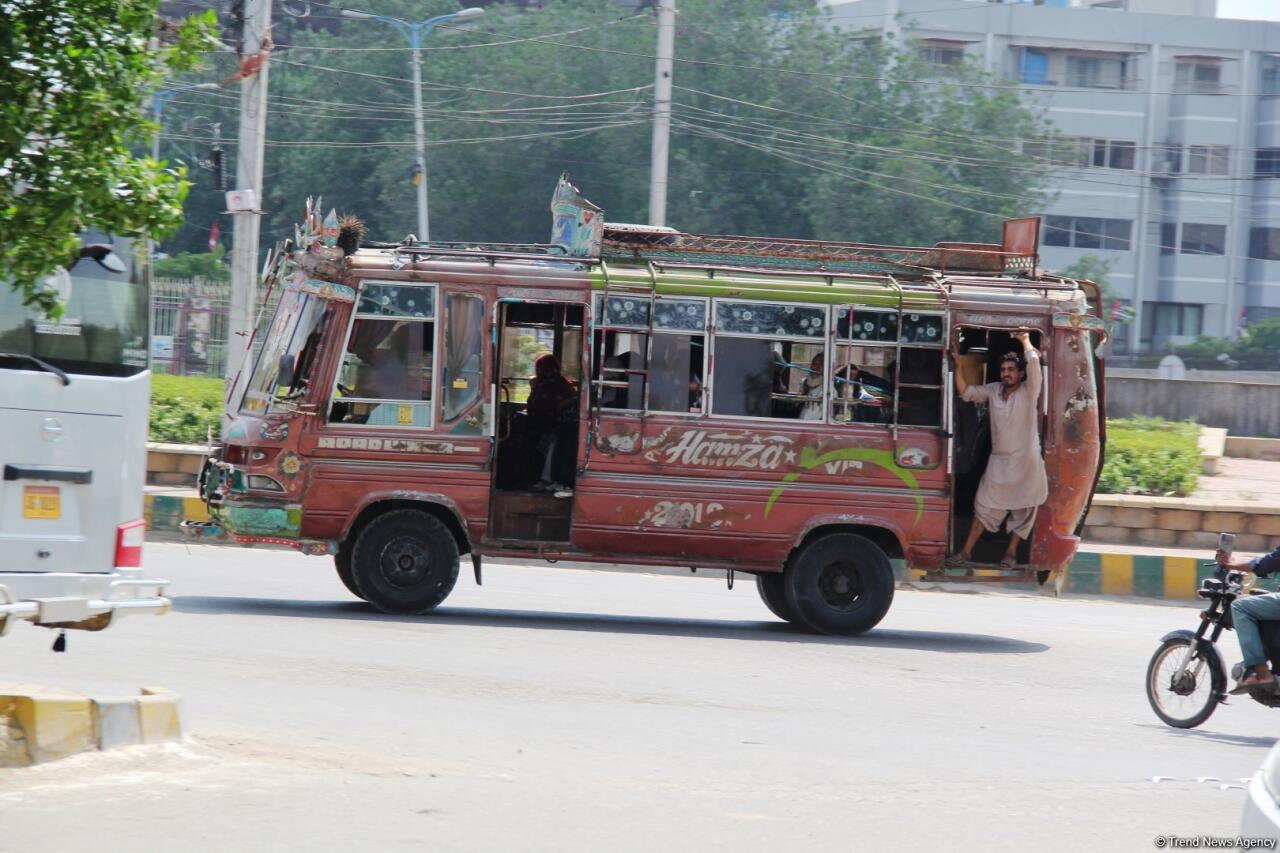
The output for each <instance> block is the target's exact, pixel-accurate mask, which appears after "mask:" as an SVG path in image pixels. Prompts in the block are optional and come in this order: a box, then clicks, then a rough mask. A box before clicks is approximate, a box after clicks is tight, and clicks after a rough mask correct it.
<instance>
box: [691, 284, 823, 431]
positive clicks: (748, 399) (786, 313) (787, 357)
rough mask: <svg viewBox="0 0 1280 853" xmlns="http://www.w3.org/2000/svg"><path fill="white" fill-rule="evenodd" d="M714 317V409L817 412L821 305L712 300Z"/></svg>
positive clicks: (767, 414) (790, 414)
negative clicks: (713, 302)
mask: <svg viewBox="0 0 1280 853" xmlns="http://www.w3.org/2000/svg"><path fill="white" fill-rule="evenodd" d="M715 318H716V319H715V340H714V345H715V354H714V355H715V360H714V364H715V367H714V375H713V377H712V382H711V387H712V392H711V393H712V409H713V413H714V414H717V415H738V416H748V417H758V418H785V419H799V418H802V417H811V416H812V415H811V414H809V413H811V412H816V417H819V418H820V417H821V416H822V404H823V400H824V395H825V394H826V387H827V384H828V383H827V382H826V381H825V380H824V379H823V377H824V376H825V371H824V369H823V365H822V362H821V361H820V360H817V357H818V356H820V355H822V354H823V350H824V343H823V339H824V337H825V335H826V322H827V309H826V308H825V307H823V306H813V305H784V304H777V303H761V302H738V301H729V300H716V302H715ZM811 378H813V379H815V380H816V381H808V382H807V381H806V380H810V379H811Z"/></svg>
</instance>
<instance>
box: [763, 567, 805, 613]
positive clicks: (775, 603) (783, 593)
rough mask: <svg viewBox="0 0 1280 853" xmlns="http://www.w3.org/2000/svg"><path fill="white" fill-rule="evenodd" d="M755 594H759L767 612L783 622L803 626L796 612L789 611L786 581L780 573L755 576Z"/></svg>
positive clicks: (765, 573) (764, 573)
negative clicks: (767, 609)
mask: <svg viewBox="0 0 1280 853" xmlns="http://www.w3.org/2000/svg"><path fill="white" fill-rule="evenodd" d="M756 592H758V593H760V600H761V601H763V602H764V606H765V607H767V608H769V612H770V613H772V614H773V615H774V616H777V617H778V618H779V619H781V620H782V621H783V622H791V623H793V624H796V625H804V624H805V623H804V622H802V621H801V620H800V618H799V617H797V616H796V612H795V611H794V610H792V609H791V605H790V604H788V603H787V587H786V579H785V578H784V577H783V574H782V572H760V573H759V574H757V575H756Z"/></svg>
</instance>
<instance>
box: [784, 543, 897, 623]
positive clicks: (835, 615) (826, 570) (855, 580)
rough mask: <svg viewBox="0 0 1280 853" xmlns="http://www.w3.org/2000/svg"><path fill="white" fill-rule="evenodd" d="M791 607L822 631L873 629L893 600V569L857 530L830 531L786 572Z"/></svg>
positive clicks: (801, 554)
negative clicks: (847, 531)
mask: <svg viewBox="0 0 1280 853" xmlns="http://www.w3.org/2000/svg"><path fill="white" fill-rule="evenodd" d="M783 577H784V585H785V588H786V593H787V604H788V605H790V607H791V610H792V612H794V613H795V614H796V615H797V616H798V617H799V618H800V620H801V621H802V622H803V624H805V625H808V626H809V627H810V628H812V629H813V630H814V631H817V632H818V633H820V634H839V635H843V636H853V635H855V634H861V633H864V632H866V631H870V630H871V629H872V628H874V627H875V626H876V625H877V624H878V623H879V622H880V620H881V619H883V618H884V615H885V614H886V613H888V612H889V605H890V604H892V603H893V586H894V584H893V567H892V566H891V565H890V564H889V558H888V557H887V556H885V553H884V551H882V550H880V547H879V546H878V545H876V544H875V543H874V542H872V541H871V540H870V539H867V538H866V537H864V536H859V535H857V534H856V533H832V534H829V535H827V536H823V537H822V538H820V539H815V540H814V541H813V542H810V543H809V544H808V545H806V546H805V547H804V549H803V550H802V551H801V552H800V553H799V555H797V557H796V558H795V560H793V561H792V563H791V565H790V566H788V567H787V570H786V572H785V573H784V575H783Z"/></svg>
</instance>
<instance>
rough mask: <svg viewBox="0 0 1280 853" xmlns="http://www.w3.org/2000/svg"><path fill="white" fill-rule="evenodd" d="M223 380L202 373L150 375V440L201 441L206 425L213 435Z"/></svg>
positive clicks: (206, 429) (203, 437) (217, 419)
mask: <svg viewBox="0 0 1280 853" xmlns="http://www.w3.org/2000/svg"><path fill="white" fill-rule="evenodd" d="M223 388H224V386H223V382H222V380H221V379H208V378H205V377H203V376H168V375H166V374H163V373H154V374H152V375H151V430H150V432H151V440H152V441H169V442H174V443H176V444H204V442H205V437H206V435H207V432H208V430H209V428H210V427H212V428H213V436H214V438H217V436H218V428H219V426H220V422H221V419H222V396H223Z"/></svg>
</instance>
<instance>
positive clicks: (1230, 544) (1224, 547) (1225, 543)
mask: <svg viewBox="0 0 1280 853" xmlns="http://www.w3.org/2000/svg"><path fill="white" fill-rule="evenodd" d="M1235 549H1236V535H1235V534H1234V533H1219V534H1218V550H1219V551H1221V552H1223V553H1224V554H1226V555H1227V557H1230V556H1231V552H1232V551H1234V550H1235Z"/></svg>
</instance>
